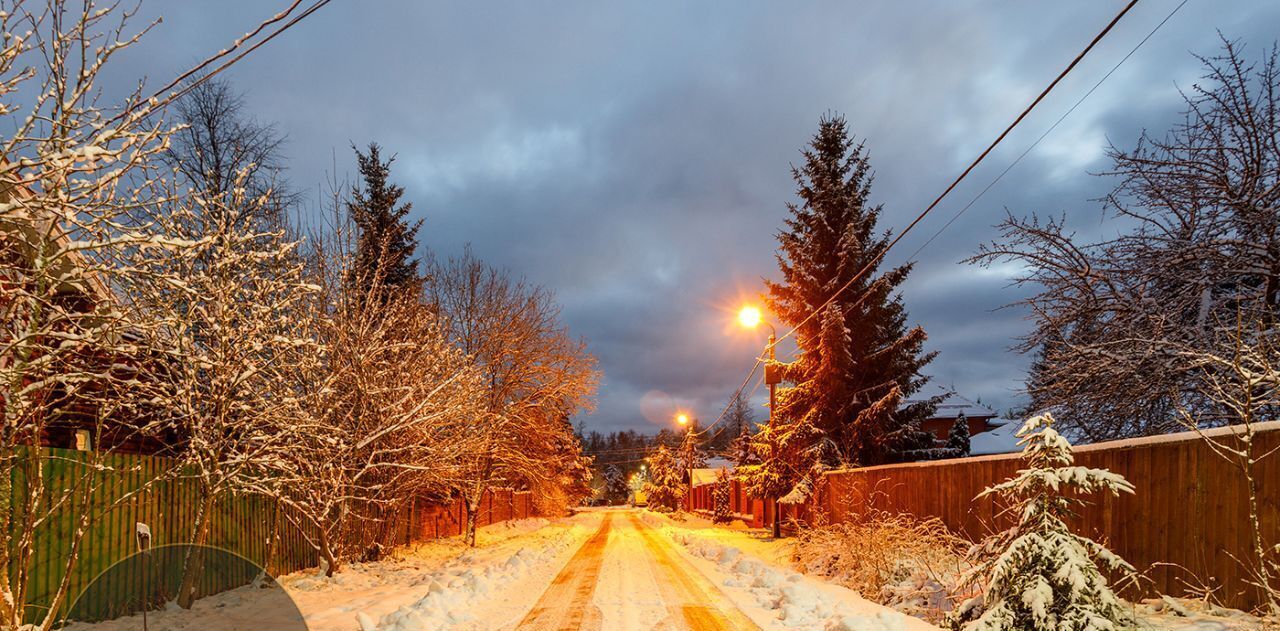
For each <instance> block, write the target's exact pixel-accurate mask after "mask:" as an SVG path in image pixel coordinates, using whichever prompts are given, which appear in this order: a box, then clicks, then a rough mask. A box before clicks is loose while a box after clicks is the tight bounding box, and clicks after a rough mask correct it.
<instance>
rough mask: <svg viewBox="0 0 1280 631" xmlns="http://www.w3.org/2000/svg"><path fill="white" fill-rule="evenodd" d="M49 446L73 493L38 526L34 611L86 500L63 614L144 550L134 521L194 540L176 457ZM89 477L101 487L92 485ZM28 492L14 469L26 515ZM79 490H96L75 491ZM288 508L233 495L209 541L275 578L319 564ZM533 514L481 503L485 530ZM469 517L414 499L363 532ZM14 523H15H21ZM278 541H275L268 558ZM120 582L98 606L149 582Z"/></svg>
mask: <svg viewBox="0 0 1280 631" xmlns="http://www.w3.org/2000/svg"><path fill="white" fill-rule="evenodd" d="M40 452H41V456H42V457H41V466H42V467H43V477H44V479H45V483H46V486H47V488H48V489H49V493H50V494H51V495H52V496H54V497H58V496H60V495H61V494H62V493H63V492H64V491H66V490H71V491H73V492H72V493H71V494H70V495H68V502H66V504H65V506H62V507H60V508H59V509H58V510H56V511H54V512H53V513H52V514H51V515H50V518H49V519H48V520H46V521H45V522H44V523H42V524H41V525H40V526H39V527H38V528H37V530H36V533H35V555H34V558H33V559H32V560H31V563H30V565H29V568H28V570H29V572H30V579H29V583H28V585H29V586H28V597H27V601H28V604H29V605H30V606H31V611H30V614H29V615H33V616H34V615H40V614H42V613H43V611H44V609H45V608H47V606H48V604H49V603H50V601H51V599H52V596H53V594H54V593H55V592H56V590H57V587H58V584H59V582H60V581H61V580H62V578H63V575H64V568H65V565H66V557H67V555H68V553H69V551H70V545H71V542H72V535H73V533H74V532H75V529H76V525H77V519H78V517H79V515H81V514H83V510H82V509H83V508H84V506H85V502H84V498H86V497H87V498H88V506H89V511H90V514H91V515H92V522H91V524H90V526H89V528H88V529H87V530H86V534H85V536H84V538H83V540H82V543H81V552H80V559H79V561H78V563H76V564H75V566H74V567H73V569H72V575H71V578H70V589H69V593H68V594H67V601H66V604H65V605H64V607H63V611H64V612H65V611H69V610H70V607H71V605H72V604H73V603H75V602H76V598H77V596H79V595H80V594H81V593H83V592H84V591H85V589H86V588H87V587H88V586H89V585H90V583H92V582H93V581H94V579H95V578H97V577H98V576H99V575H100V574H102V573H103V572H105V571H106V570H108V569H109V568H111V567H112V566H113V565H115V564H116V563H118V562H119V561H121V560H123V559H125V558H127V557H129V556H130V555H132V554H134V553H135V552H137V542H136V539H135V531H136V526H135V524H137V523H144V524H146V525H147V527H148V528H149V529H150V532H151V545H152V547H161V546H165V545H170V544H185V543H188V542H189V539H190V536H191V526H192V523H193V519H194V516H195V507H196V486H195V481H194V480H192V479H190V478H183V477H181V476H175V475H174V467H175V463H174V462H173V461H172V460H170V459H166V458H159V457H153V456H141V455H119V454H92V455H91V454H89V453H87V452H81V451H75V450H68V449H54V448H41V450H40ZM91 457H99V458H101V461H102V465H103V467H102V468H101V469H100V470H99V472H98V473H96V474H94V477H93V478H92V479H91V478H89V477H88V474H89V471H90V470H91V469H93V467H92V466H91V465H90V464H89V460H90V458H91ZM90 482H92V486H86V484H88V483H90ZM26 488H27V485H26V482H25V480H24V479H23V476H22V474H21V473H19V472H17V471H16V470H15V474H14V476H13V480H12V484H11V485H10V489H8V491H9V492H8V493H6V494H5V495H7V497H3V498H0V499H3V500H8V502H9V506H10V507H13V509H14V510H15V511H20V510H21V507H22V504H23V497H24V496H25V494H26V493H27V491H26V490H25V489H26ZM75 489H92V491H91V492H88V493H75V492H74V490H75ZM289 511H290V509H289V508H288V507H285V506H282V505H280V504H278V503H277V502H275V501H273V500H271V499H269V498H266V497H263V496H258V495H242V496H235V497H230V498H226V499H225V500H223V501H221V502H219V503H218V504H217V505H216V506H215V508H214V511H213V514H212V519H211V521H210V526H211V531H210V537H209V545H210V546H212V547H214V548H218V549H221V550H226V551H229V552H232V553H235V554H236V555H239V556H240V557H244V558H245V559H247V560H248V561H250V562H252V563H254V564H255V565H257V566H258V567H265V568H267V570H268V572H269V573H270V574H272V575H274V576H280V575H283V574H287V573H290V572H296V571H299V570H303V569H306V568H310V567H315V566H317V565H318V563H319V556H318V555H317V553H316V551H315V550H314V548H312V547H311V545H310V544H309V543H308V539H307V537H306V533H304V532H303V531H302V530H300V529H299V528H298V527H297V526H296V525H295V523H300V522H301V520H291V519H289ZM533 512H534V507H533V502H532V500H531V498H530V494H529V493H528V492H512V491H511V490H494V491H492V492H490V493H489V494H488V495H487V496H486V497H485V499H484V500H483V501H482V503H481V510H480V512H479V514H478V523H479V525H481V526H484V525H488V524H492V523H497V522H500V521H504V520H508V519H520V518H525V517H529V516H530V515H532V514H533ZM463 515H464V514H463V506H462V503H461V501H453V502H450V503H447V504H444V505H440V504H438V503H429V502H426V501H414V502H410V503H408V504H407V506H406V507H405V508H404V509H402V510H400V511H398V512H396V513H394V514H387V515H384V516H382V518H381V519H376V520H368V521H366V522H365V524H366V526H367V531H366V532H364V533H361V535H362V539H363V540H364V541H366V542H367V543H368V544H372V543H373V542H375V541H376V542H378V543H380V544H382V545H383V546H386V547H394V546H397V545H405V544H411V543H417V542H422V541H427V540H431V539H435V538H440V537H450V536H455V535H458V534H460V533H461V531H462V528H463V527H464V525H465V523H466V521H465V518H464V516H463ZM18 516H20V515H15V517H18ZM13 521H14V523H15V526H16V524H17V522H18V519H14V520H13ZM14 534H17V533H16V532H15V533H14ZM271 539H274V544H273V545H272V546H271V549H270V555H269V556H270V558H268V541H269V540H271ZM12 571H14V570H12V569H11V572H12ZM122 577H124V580H121V578H122ZM112 579H113V580H114V581H115V583H118V584H112V585H111V586H109V588H108V589H103V588H102V586H95V589H94V591H93V592H92V595H93V597H94V598H96V599H102V600H104V603H103V604H101V605H98V606H90V607H89V609H92V610H103V607H106V606H109V604H110V603H116V602H120V597H121V596H122V595H125V594H134V593H139V590H141V587H142V586H141V584H140V583H138V584H131V583H130V582H129V581H130V580H132V581H134V582H137V581H140V580H141V577H139V576H128V575H127V574H125V573H119V572H117V573H113V574H112ZM244 582H245V581H244V580H243V579H242V578H240V577H238V576H233V575H228V576H223V577H218V576H211V577H206V580H205V581H204V583H202V584H201V586H200V590H199V591H200V593H201V595H208V594H213V593H217V592H220V591H224V590H226V589H231V588H234V587H239V586H240V585H243V584H244ZM82 604H83V603H82Z"/></svg>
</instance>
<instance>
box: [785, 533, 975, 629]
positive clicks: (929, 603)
mask: <svg viewBox="0 0 1280 631" xmlns="http://www.w3.org/2000/svg"><path fill="white" fill-rule="evenodd" d="M858 513H859V515H860V516H859V517H858V518H856V519H851V520H849V521H846V522H842V523H837V524H830V525H822V526H817V527H814V528H810V529H806V530H801V531H800V532H799V534H798V535H797V536H796V543H795V548H794V552H793V557H794V559H793V560H794V562H795V565H796V568H798V569H800V570H801V571H803V572H805V573H806V574H811V575H815V576H822V577H824V578H827V579H830V580H831V581H833V582H835V583H839V584H840V585H843V586H845V587H848V588H849V589H852V590H854V591H856V592H858V593H859V594H861V595H862V597H863V598H867V599H869V600H874V601H876V602H879V603H880V604H883V605H888V606H890V607H893V608H894V609H897V610H899V611H902V612H904V613H908V614H911V615H914V616H917V617H920V618H925V619H929V620H933V621H935V622H936V621H938V620H940V619H941V617H942V616H943V615H944V614H945V613H946V611H947V610H948V609H950V600H949V597H950V596H951V594H952V591H953V589H954V587H955V585H956V583H957V581H958V577H959V576H960V574H961V573H962V571H963V565H962V564H963V562H964V549H965V546H966V543H967V542H965V541H964V540H963V539H960V538H959V537H957V536H955V535H953V534H952V533H951V532H950V531H948V530H947V528H946V526H944V525H943V524H942V522H941V521H939V520H937V519H928V520H920V519H917V518H915V517H913V516H911V515H899V514H893V513H887V512H884V511H878V510H875V509H871V508H866V509H864V510H860V511H858Z"/></svg>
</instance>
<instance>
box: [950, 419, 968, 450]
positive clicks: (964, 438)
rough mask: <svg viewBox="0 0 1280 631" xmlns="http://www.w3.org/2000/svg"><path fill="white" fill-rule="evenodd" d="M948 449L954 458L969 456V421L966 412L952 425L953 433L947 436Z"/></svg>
mask: <svg viewBox="0 0 1280 631" xmlns="http://www.w3.org/2000/svg"><path fill="white" fill-rule="evenodd" d="M947 449H948V450H950V451H951V452H952V454H951V455H952V457H961V456H967V455H969V449H970V446H969V419H967V418H965V416H964V412H961V413H960V415H959V416H957V417H956V422H955V423H954V424H952V425H951V432H950V433H949V434H947Z"/></svg>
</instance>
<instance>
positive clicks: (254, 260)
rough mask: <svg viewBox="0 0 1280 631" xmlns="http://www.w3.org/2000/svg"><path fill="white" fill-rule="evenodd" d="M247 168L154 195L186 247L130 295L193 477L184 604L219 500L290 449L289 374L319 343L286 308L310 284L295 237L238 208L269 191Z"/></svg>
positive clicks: (266, 198) (253, 485)
mask: <svg viewBox="0 0 1280 631" xmlns="http://www.w3.org/2000/svg"><path fill="white" fill-rule="evenodd" d="M247 177H248V174H247V172H242V173H241V174H240V175H239V176H238V177H237V178H236V179H235V180H234V181H233V182H232V183H231V184H230V185H229V190H228V192H226V193H220V194H217V195H209V194H206V193H205V192H201V191H197V192H193V193H192V194H191V195H189V196H187V197H178V196H174V197H172V198H171V199H172V202H171V203H169V204H164V205H162V207H161V209H160V212H158V213H156V214H155V215H154V216H152V217H151V222H152V224H153V225H156V226H159V227H161V228H162V229H163V230H164V232H165V234H167V235H169V237H170V238H171V239H173V240H176V241H180V242H183V243H187V244H190V247H187V248H183V249H180V250H176V251H175V255H174V256H171V257H169V258H168V259H167V260H165V261H164V270H165V272H166V276H164V278H163V280H164V282H161V283H154V284H151V285H147V286H146V287H145V288H146V289H147V291H142V292H135V293H133V294H131V295H130V296H129V298H130V301H131V304H133V305H135V306H136V307H137V308H138V310H139V311H141V312H144V313H147V314H149V316H150V317H152V318H156V319H157V320H158V321H159V322H160V323H161V326H160V327H159V328H157V330H156V331H155V334H154V335H150V336H149V337H148V338H147V339H146V343H147V345H148V347H149V348H151V349H153V350H152V352H153V353H154V354H156V355H158V356H159V357H160V358H161V360H160V367H159V370H157V373H158V377H157V379H158V381H159V382H161V387H160V388H159V389H158V392H157V393H156V395H155V396H154V398H153V402H154V403H156V404H157V407H159V408H160V409H161V410H163V414H164V415H165V417H166V419H167V420H168V421H169V422H170V423H172V424H173V425H174V426H175V427H177V428H178V432H179V434H180V435H181V437H182V438H183V440H184V441H185V445H184V446H183V448H182V450H181V452H180V458H181V461H182V462H183V463H184V464H185V465H186V466H187V468H188V470H189V471H190V472H191V475H192V476H193V477H194V479H195V486H196V489H197V494H196V495H197V498H196V499H197V510H196V512H195V521H194V523H193V524H192V525H191V528H192V530H191V537H190V541H191V543H192V544H194V545H193V547H192V551H193V552H192V553H191V554H190V555H189V558H188V562H187V566H186V569H185V574H184V577H183V582H182V585H181V587H180V589H179V593H178V604H179V605H181V606H183V607H189V606H190V605H191V603H192V601H193V600H194V598H195V589H196V587H197V582H196V581H197V580H198V578H199V576H200V572H201V570H202V568H201V566H202V559H201V555H200V553H199V550H200V546H203V545H205V544H207V543H208V539H209V525H210V520H211V518H212V513H213V511H214V510H215V508H216V505H217V502H218V501H219V500H221V499H222V498H225V497H227V496H229V495H231V494H234V493H241V492H248V491H254V490H259V489H261V488H262V486H263V485H264V481H265V480H268V479H269V478H270V476H271V472H272V471H273V470H274V468H275V466H276V463H277V462H278V461H279V460H280V459H281V458H282V457H283V455H284V454H285V453H287V451H288V449H289V445H288V442H287V441H286V440H285V438H286V436H285V434H283V433H282V432H280V431H278V428H280V427H282V426H287V425H289V424H290V423H291V421H292V420H293V419H296V418H297V417H298V416H299V412H300V410H299V398H298V397H297V396H296V393H295V392H294V391H292V390H291V389H290V388H288V387H287V386H288V384H289V379H290V377H291V376H292V375H294V374H296V373H298V372H300V371H306V369H307V368H308V366H309V365H310V364H312V363H314V362H315V361H316V355H317V352H316V348H315V346H316V344H315V340H314V339H312V338H310V337H308V336H307V335H306V333H307V331H306V330H305V329H304V328H302V326H301V323H300V322H299V321H298V319H297V318H294V317H290V316H291V315H292V314H293V313H295V312H296V308H297V307H298V306H300V305H305V304H309V295H310V294H311V293H312V292H313V291H314V287H313V286H312V285H310V284H309V283H308V282H307V281H306V279H305V278H304V276H303V269H302V265H301V263H300V262H299V261H298V260H297V257H296V256H294V250H295V249H296V248H297V246H298V243H297V242H291V241H288V240H287V239H286V238H285V236H284V233H283V231H281V230H268V229H266V228H263V227H258V226H259V224H257V223H256V222H253V221H249V220H247V219H246V218H247V217H250V216H254V215H256V214H257V213H258V212H259V211H260V210H261V208H262V206H263V205H264V204H268V203H270V193H269V192H267V193H263V194H261V195H259V196H257V197H250V192H249V189H248V188H247V187H245V186H242V184H243V183H244V180H245V178H247Z"/></svg>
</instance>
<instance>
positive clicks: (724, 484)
mask: <svg viewBox="0 0 1280 631" xmlns="http://www.w3.org/2000/svg"><path fill="white" fill-rule="evenodd" d="M732 493H733V478H732V477H731V476H730V475H729V470H728V469H720V470H719V471H717V472H716V484H715V486H714V487H712V488H711V521H712V522H714V523H717V524H727V523H729V522H731V521H733V512H732V510H731V507H730V505H729V496H730V495H731V494H732Z"/></svg>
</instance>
